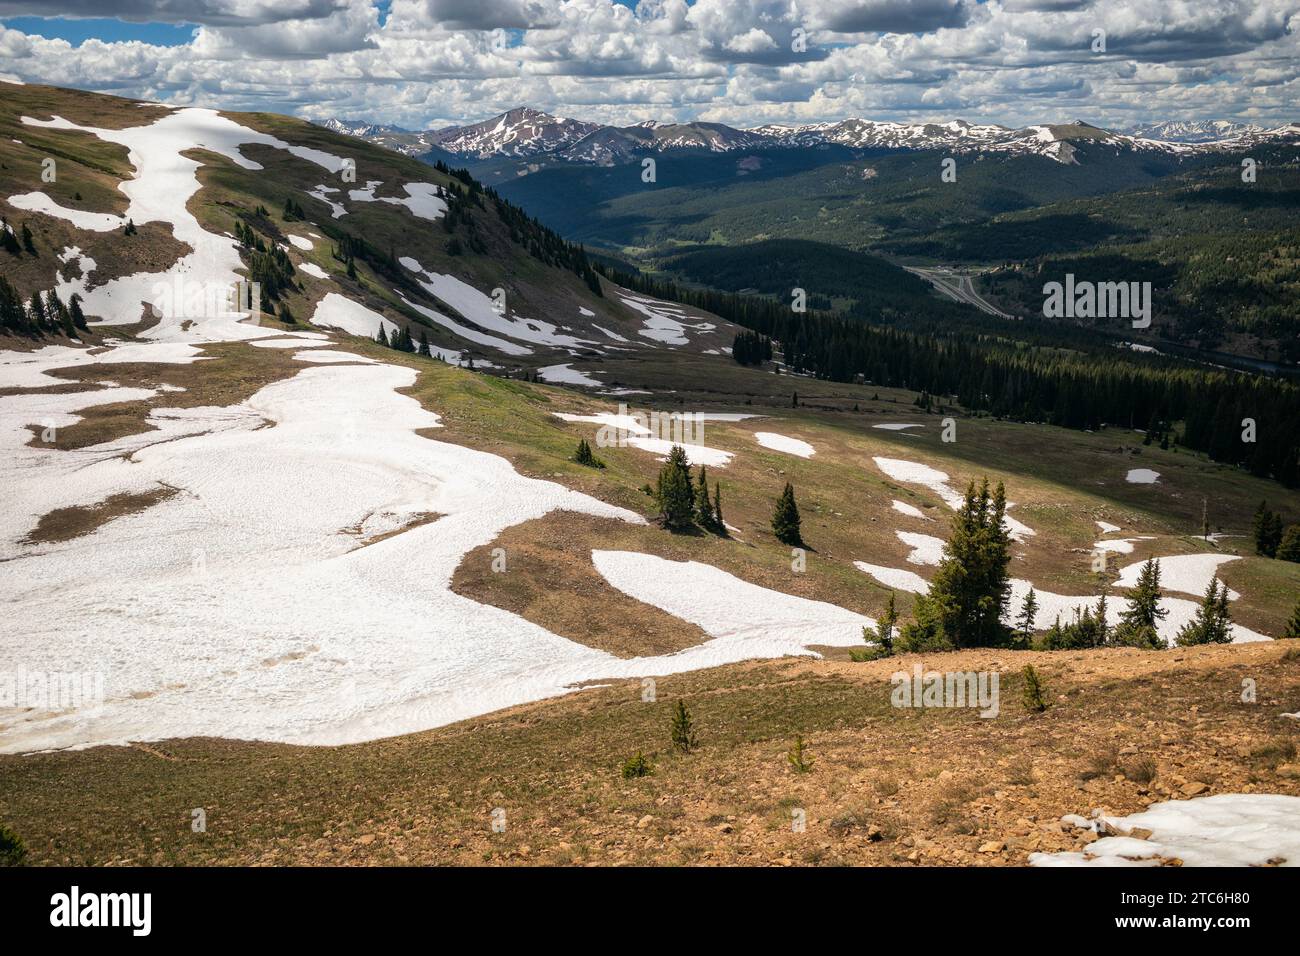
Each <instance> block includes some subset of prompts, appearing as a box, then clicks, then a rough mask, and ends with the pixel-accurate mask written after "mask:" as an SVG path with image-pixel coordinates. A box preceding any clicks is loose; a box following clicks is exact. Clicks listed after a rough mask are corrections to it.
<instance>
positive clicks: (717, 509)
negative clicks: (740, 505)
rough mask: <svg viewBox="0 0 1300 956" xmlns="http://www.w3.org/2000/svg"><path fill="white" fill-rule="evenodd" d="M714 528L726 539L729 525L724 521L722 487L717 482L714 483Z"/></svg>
mask: <svg viewBox="0 0 1300 956" xmlns="http://www.w3.org/2000/svg"><path fill="white" fill-rule="evenodd" d="M713 526H714V527H715V528H716V529H717V532H718V534H720V535H722V536H723V537H726V535H727V523H726V522H725V521H723V520H722V485H720V484H719V483H718V482H716V481H715V482H714V483H713Z"/></svg>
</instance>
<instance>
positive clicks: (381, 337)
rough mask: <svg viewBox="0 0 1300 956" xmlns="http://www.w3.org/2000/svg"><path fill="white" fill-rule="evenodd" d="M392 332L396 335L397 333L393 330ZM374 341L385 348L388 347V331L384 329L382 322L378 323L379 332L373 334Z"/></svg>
mask: <svg viewBox="0 0 1300 956" xmlns="http://www.w3.org/2000/svg"><path fill="white" fill-rule="evenodd" d="M393 334H394V335H396V334H397V333H396V332H395V331H394V333H393ZM375 341H376V342H378V343H379V344H380V345H382V346H384V347H385V348H387V347H388V332H387V331H386V330H385V329H384V323H383V322H380V323H379V334H377V335H376V336H375Z"/></svg>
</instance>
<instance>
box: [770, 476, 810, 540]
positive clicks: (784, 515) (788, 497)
mask: <svg viewBox="0 0 1300 956" xmlns="http://www.w3.org/2000/svg"><path fill="white" fill-rule="evenodd" d="M772 533H773V534H775V535H776V540H778V541H780V542H781V543H782V544H788V545H790V546H791V547H803V535H802V534H801V532H800V520H799V506H798V505H797V504H796V503H795V500H794V486H793V485H791V484H790V482H788V481H787V482H786V483H785V490H784V491H782V492H781V497H780V498H778V499H777V501H776V508H775V509H773V511H772Z"/></svg>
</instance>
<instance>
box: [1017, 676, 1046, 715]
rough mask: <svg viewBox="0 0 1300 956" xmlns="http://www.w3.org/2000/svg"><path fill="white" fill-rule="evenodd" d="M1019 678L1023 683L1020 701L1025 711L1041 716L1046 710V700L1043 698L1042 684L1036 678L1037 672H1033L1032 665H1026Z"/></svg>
mask: <svg viewBox="0 0 1300 956" xmlns="http://www.w3.org/2000/svg"><path fill="white" fill-rule="evenodd" d="M1020 676H1021V678H1022V679H1023V681H1024V688H1023V689H1022V690H1021V697H1020V700H1021V702H1022V703H1023V704H1024V705H1025V710H1027V711H1029V712H1030V713H1031V714H1041V713H1042V712H1043V711H1045V710H1047V700H1046V699H1045V698H1044V697H1043V682H1042V681H1041V680H1040V679H1039V677H1038V671H1036V670H1034V665H1033V664H1026V665H1025V667H1024V670H1022V671H1021V672H1020Z"/></svg>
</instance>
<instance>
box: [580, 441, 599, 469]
mask: <svg viewBox="0 0 1300 956" xmlns="http://www.w3.org/2000/svg"><path fill="white" fill-rule="evenodd" d="M573 460H574V461H576V462H577V463H578V464H579V465H586V466H587V467H588V468H604V467H605V463H604V462H603V461H601V460H600V459H599V458H597V457H596V456H595V454H594V453H593V452H592V450H591V445H589V444H588V443H587V439H585V438H579V439H578V450H577V451H575V452H574V453H573Z"/></svg>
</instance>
